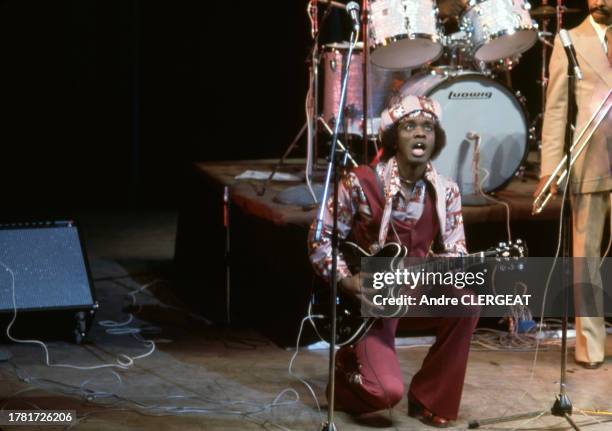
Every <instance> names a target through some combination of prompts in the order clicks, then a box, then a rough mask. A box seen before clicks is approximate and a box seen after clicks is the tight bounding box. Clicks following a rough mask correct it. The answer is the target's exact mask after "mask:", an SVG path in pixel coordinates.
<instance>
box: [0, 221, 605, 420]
mask: <svg viewBox="0 0 612 431" xmlns="http://www.w3.org/2000/svg"><path fill="white" fill-rule="evenodd" d="M81 220H82V225H83V226H84V233H85V239H86V241H85V243H86V245H87V248H88V252H89V255H90V260H91V263H92V270H93V276H94V278H95V279H98V281H97V282H96V290H97V292H98V296H99V300H100V302H101V309H100V313H99V315H98V317H97V319H96V321H97V322H99V321H101V320H103V319H112V320H116V321H118V322H123V321H125V320H127V318H128V314H127V313H126V311H133V312H134V314H135V317H136V321H135V322H134V325H133V326H137V327H146V328H148V333H145V334H143V336H144V337H145V338H150V339H153V340H155V341H156V350H155V352H154V353H153V354H152V355H150V356H148V357H146V358H143V359H140V360H136V363H135V365H134V366H133V367H131V368H130V369H127V370H114V372H113V370H110V369H102V370H93V371H78V370H73V369H62V368H48V367H46V366H44V365H43V358H44V355H43V351H42V349H41V348H40V347H39V346H34V345H7V344H2V345H0V347H2V348H5V349H8V350H10V351H11V352H12V353H13V355H14V356H13V359H12V360H11V362H10V363H9V362H0V398H2V402H1V403H0V404H1V405H2V408H3V409H4V410H9V409H36V408H40V409H70V410H76V411H77V413H78V416H79V420H80V422H79V423H78V424H77V425H75V426H74V427H72V428H71V429H75V430H113V431H115V430H120V431H123V430H125V431H128V430H129V431H132V430H153V429H164V430H261V429H269V430H275V429H291V430H317V429H319V423H320V415H319V413H318V410H317V407H316V405H315V402H314V399H313V397H312V396H311V394H310V393H309V392H308V391H307V390H306V388H305V387H304V386H303V385H302V383H300V382H299V381H298V380H297V379H296V378H294V377H292V376H290V375H289V374H288V365H289V361H290V359H291V357H292V355H293V353H294V351H292V350H286V349H281V348H279V347H277V346H276V345H274V344H273V343H271V342H270V341H268V340H267V339H266V338H265V337H263V336H261V335H259V334H258V333H256V332H254V331H251V330H247V329H244V330H239V329H231V330H223V329H219V328H215V327H213V326H211V325H209V324H207V322H206V321H205V320H204V319H202V318H201V317H198V316H195V315H193V314H190V313H189V312H188V311H187V310H186V308H185V307H184V305H183V304H181V303H180V302H179V301H178V300H176V299H175V298H174V296H173V294H172V291H173V290H172V283H173V281H172V279H173V276H174V274H173V273H172V271H171V260H172V253H173V237H174V230H175V221H176V214H175V213H173V212H169V211H165V212H159V211H142V212H131V213H85V214H83V215H82V217H81ZM117 277H119V278H117ZM155 280H158V282H157V284H155V285H153V286H151V289H150V290H151V291H152V292H153V294H154V295H152V296H151V295H148V294H141V295H140V294H139V295H137V296H136V298H137V302H138V304H139V306H138V307H134V308H130V309H126V308H125V307H126V306H128V305H129V304H130V301H129V300H128V299H126V295H127V293H128V292H130V291H133V290H135V289H138V288H139V287H142V286H143V285H145V284H146V283H149V282H151V281H155ZM608 345H609V349H608V351H609V352H612V337H609V338H608ZM147 350H148V349H147V348H146V347H145V346H143V344H142V343H141V342H140V341H138V340H137V339H135V338H133V337H131V336H130V335H109V334H107V333H105V331H104V328H102V327H101V326H100V325H98V324H96V325H95V326H94V328H93V330H92V331H91V334H90V342H89V343H88V344H86V345H84V346H76V345H73V344H70V343H63V342H53V343H50V356H51V362H52V363H69V364H78V365H87V366H91V365H99V364H103V363H112V362H114V361H115V359H116V358H117V355H119V354H121V353H125V354H128V355H131V356H137V355H140V354H143V353H145V352H146V351H147ZM426 351H427V348H426V347H413V348H408V347H400V348H398V354H399V359H400V364H401V366H402V370H403V371H404V381H405V383H406V384H408V383H409V382H410V379H411V377H412V376H413V375H414V373H415V372H416V371H417V369H418V367H419V365H420V363H421V361H422V359H423V357H424V356H425V354H426ZM570 357H571V356H570ZM533 361H534V353H533V352H499V351H482V350H481V347H480V346H474V349H473V350H472V352H471V354H470V359H469V365H468V372H467V378H466V382H465V388H464V392H463V401H462V406H461V411H460V418H459V421H458V422H457V428H456V429H465V428H466V424H467V421H468V420H470V419H474V418H487V417H491V416H496V415H502V414H516V413H522V412H530V411H535V410H538V409H548V408H550V407H551V405H552V403H553V401H554V396H555V394H556V393H557V392H558V390H559V386H558V381H559V349H558V347H553V348H552V349H551V350H548V351H541V352H540V353H539V355H538V360H537V367H536V368H535V372H534V374H533V378H532V379H530V376H531V368H532V364H533ZM294 373H295V374H296V375H297V376H300V377H301V378H303V379H305V380H307V381H308V382H309V383H310V384H311V385H312V387H313V389H314V391H315V395H316V396H317V398H318V400H319V402H320V403H321V404H322V413H321V414H322V415H323V416H325V415H326V411H325V404H326V401H325V397H324V390H325V385H326V379H327V356H326V351H323V350H319V351H300V353H299V355H298V357H297V359H296V361H295V364H294ZM18 375H19V376H20V377H21V378H19V377H18ZM611 387H612V360H610V358H608V359H607V361H606V364H604V366H603V367H602V368H600V369H599V370H595V371H587V370H583V369H582V368H580V367H577V366H576V365H575V364H574V363H573V361H571V360H570V363H569V367H568V389H567V390H568V395H569V396H570V399H571V400H572V402H573V403H574V405H575V406H576V407H581V408H588V409H606V408H607V409H612V397H610V388H611ZM289 388H291V389H293V390H295V391H296V392H297V394H299V400H296V398H295V393H293V392H285V393H284V395H283V396H281V397H280V398H277V397H278V396H279V394H281V393H282V391H283V390H285V389H289ZM88 397H89V400H88ZM275 399H276V405H274V401H275ZM406 408H407V406H406V400H405V399H404V400H403V401H402V402H401V403H400V404H399V405H398V406H397V407H396V408H395V409H393V410H392V411H391V412H382V413H380V414H378V415H370V416H369V417H366V418H361V419H360V420H357V419H355V418H352V417H350V416H347V415H346V414H343V413H338V416H337V425H338V428H339V430H342V431H344V430H357V429H360V430H362V429H374V428H378V429H389V430H391V429H402V430H422V429H431V428H426V427H424V426H423V425H422V424H421V423H420V422H418V421H416V420H414V419H412V418H409V417H408V416H407V415H406ZM574 419H575V420H576V421H577V422H579V423H587V422H594V419H590V418H588V417H586V416H584V415H582V414H580V413H576V414H575V415H574ZM523 422H524V421H523ZM523 422H521V421H518V422H512V423H509V424H504V425H500V426H497V427H496V428H495V429H502V428H503V429H513V427H518V428H519V429H525V428H530V429H533V428H540V429H541V428H543V427H546V426H553V427H554V426H555V424H556V425H558V427H554V428H547V429H568V427H567V426H566V425H565V423H564V421H563V420H561V419H559V418H546V419H539V420H533V421H530V422H529V423H523ZM0 428H2V429H5V430H6V429H15V430H26V429H34V428H28V427H12V428H11V427H4V426H0ZM40 429H48V430H53V429H66V428H64V427H59V428H58V427H51V426H45V427H41V428H40ZM488 429H492V428H488ZM585 429H588V430H609V429H612V424H610V423H601V424H597V425H593V426H590V427H588V428H585Z"/></svg>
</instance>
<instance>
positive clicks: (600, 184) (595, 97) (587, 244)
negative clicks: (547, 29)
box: [535, 0, 612, 369]
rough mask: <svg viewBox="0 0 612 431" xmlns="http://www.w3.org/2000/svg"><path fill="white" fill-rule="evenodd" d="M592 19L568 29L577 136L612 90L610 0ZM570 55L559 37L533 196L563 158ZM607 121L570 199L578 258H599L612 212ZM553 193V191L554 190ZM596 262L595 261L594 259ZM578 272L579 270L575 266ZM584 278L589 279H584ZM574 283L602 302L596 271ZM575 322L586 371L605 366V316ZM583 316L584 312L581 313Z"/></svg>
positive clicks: (611, 137)
mask: <svg viewBox="0 0 612 431" xmlns="http://www.w3.org/2000/svg"><path fill="white" fill-rule="evenodd" d="M588 6H589V16H588V17H587V18H586V19H585V20H584V21H583V22H582V23H581V24H580V25H579V26H578V27H576V28H574V29H572V30H570V31H569V33H570V37H571V39H572V42H573V44H574V48H575V50H576V54H577V58H578V62H579V63H580V68H581V69H582V73H583V75H584V79H583V80H577V81H576V95H575V96H576V105H577V108H578V112H577V117H576V134H575V135H574V136H577V134H578V133H579V132H580V131H581V130H582V128H583V127H584V126H585V125H586V124H587V123H588V121H589V119H590V117H591V116H592V114H593V113H594V111H595V110H596V108H597V106H598V105H599V104H600V103H601V102H602V100H603V99H604V97H605V95H606V93H607V92H608V90H609V89H610V88H612V27H611V26H612V0H588ZM567 63H568V62H567V57H566V55H565V53H564V51H563V47H562V45H561V42H560V40H559V38H558V37H557V38H556V39H555V46H554V49H553V52H552V56H551V60H550V80H549V86H548V93H547V103H546V110H545V112H544V125H543V130H542V172H541V179H540V184H539V186H538V188H537V190H536V192H535V195H537V194H538V193H539V191H540V190H541V189H542V187H543V186H544V184H545V182H546V181H547V180H548V178H549V177H550V175H551V174H552V172H553V170H554V169H555V167H556V166H557V165H558V164H559V162H560V161H561V159H562V158H563V147H564V141H565V129H566V121H567V105H568V95H567ZM610 123H611V121H610V119H609V118H606V119H604V121H603V122H602V124H601V125H600V127H599V129H598V131H597V133H596V134H595V135H594V136H593V137H592V138H591V141H590V142H589V145H588V147H587V149H586V150H585V151H584V152H583V154H582V155H581V156H580V157H579V158H578V159H577V161H576V163H575V165H574V168H573V169H572V177H571V184H570V186H569V192H570V193H569V195H570V199H571V204H572V219H573V225H572V231H573V235H572V241H573V256H574V257H599V256H600V254H601V245H602V239H603V238H602V237H603V230H604V225H605V223H606V220H607V218H606V214H607V213H608V212H609V211H610V200H611V196H612V195H611V191H612V175H611V171H612V169H611V166H612V134H611V129H612V124H610ZM553 191H554V189H553ZM591 260H593V261H594V259H591ZM575 269H576V268H575ZM585 277H586V278H585ZM574 281H575V284H576V283H584V282H585V281H586V282H588V283H589V284H591V285H594V286H598V287H599V288H596V289H595V292H596V295H597V298H598V299H596V302H597V303H600V302H601V301H602V298H603V296H602V295H601V278H600V276H599V274H598V272H597V271H596V270H595V271H592V272H591V275H587V273H585V272H581V270H575V275H574ZM585 296H586V292H584V291H582V292H581V291H580V289H576V290H575V292H574V303H575V304H576V305H577V308H578V304H582V303H583V302H584V300H585ZM597 314H598V316H595V317H577V318H576V353H575V360H576V362H577V363H578V364H580V365H582V366H583V367H585V368H587V369H594V368H598V367H599V366H601V364H602V363H603V361H604V358H605V342H606V331H605V326H604V318H603V314H600V313H597ZM583 315H584V313H583Z"/></svg>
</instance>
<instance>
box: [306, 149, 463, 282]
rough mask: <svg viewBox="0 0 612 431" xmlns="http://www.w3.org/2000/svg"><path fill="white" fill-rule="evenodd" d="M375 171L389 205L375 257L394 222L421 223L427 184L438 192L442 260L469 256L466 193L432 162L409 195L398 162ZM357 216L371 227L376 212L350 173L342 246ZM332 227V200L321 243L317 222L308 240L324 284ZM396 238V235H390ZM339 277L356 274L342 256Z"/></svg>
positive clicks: (342, 192)
mask: <svg viewBox="0 0 612 431" xmlns="http://www.w3.org/2000/svg"><path fill="white" fill-rule="evenodd" d="M375 171H376V175H378V177H379V178H380V180H381V183H382V184H383V188H384V193H385V201H386V205H385V211H384V213H383V219H382V220H381V226H380V232H379V236H378V238H377V239H376V238H373V240H372V243H371V244H370V247H369V251H370V253H375V252H376V251H377V250H379V249H380V247H381V246H382V245H384V243H385V239H386V238H387V235H388V232H389V226H390V219H391V218H392V219H394V220H401V221H406V220H410V219H412V220H414V221H416V220H418V219H419V218H420V216H421V214H422V212H423V202H424V198H425V196H424V195H425V193H427V191H426V184H425V183H428V184H429V185H430V186H431V189H432V190H433V191H434V192H435V197H434V202H435V203H436V205H435V206H436V214H437V216H438V221H439V225H440V234H441V235H440V239H441V244H440V246H441V249H442V251H441V253H438V256H449V257H450V256H462V255H465V254H467V250H466V246H465V233H464V230H463V216H462V214H461V194H460V192H459V187H458V186H457V184H456V183H454V182H453V181H451V180H449V179H447V178H445V177H442V176H441V175H439V174H438V173H437V172H436V170H435V169H434V167H433V166H432V165H431V163H430V164H428V165H427V169H426V171H425V175H424V178H423V180H420V181H419V182H417V184H416V185H415V187H414V189H413V191H412V193H411V194H410V196H409V195H408V194H407V193H406V191H405V190H404V189H403V188H402V186H401V182H400V175H399V169H398V166H397V162H396V160H395V158H394V157H392V158H391V159H389V161H388V162H386V163H385V162H381V163H379V164H378V165H376V167H375ZM355 217H360V218H361V219H362V220H363V221H364V222H366V223H367V222H369V221H370V220H371V219H372V211H371V209H370V205H369V204H368V201H367V199H366V196H365V193H364V191H363V189H362V188H361V185H360V184H359V179H358V178H357V175H355V173H353V172H349V173H348V174H347V175H345V176H344V177H343V178H342V180H341V182H340V185H339V187H338V237H339V239H340V241H342V240H345V239H346V238H347V237H348V236H349V233H350V231H351V228H352V225H353V220H354V219H355ZM332 224H333V209H332V199H331V198H330V199H329V201H328V202H327V205H326V208H325V212H324V218H323V226H324V228H323V232H322V235H321V240H320V241H318V242H317V241H314V231H315V226H316V220H315V222H313V224H312V225H311V227H310V233H309V236H308V248H309V255H310V261H311V263H312V265H313V267H314V269H315V271H316V272H317V274H319V275H320V276H321V277H323V278H324V279H329V275H330V272H331V255H332V246H331V230H332ZM392 235H393V231H391V236H392ZM337 273H338V280H341V279H343V278H345V277H349V276H350V275H351V273H350V271H349V269H348V266H347V264H346V262H345V260H344V257H343V256H342V254H341V253H338V264H337Z"/></svg>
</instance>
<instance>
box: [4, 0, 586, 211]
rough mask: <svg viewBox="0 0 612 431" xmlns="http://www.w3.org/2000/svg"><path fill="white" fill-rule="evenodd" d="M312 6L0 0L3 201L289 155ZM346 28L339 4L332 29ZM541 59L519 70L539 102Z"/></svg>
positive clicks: (532, 102)
mask: <svg viewBox="0 0 612 431" xmlns="http://www.w3.org/2000/svg"><path fill="white" fill-rule="evenodd" d="M537 4H539V3H534V5H533V6H537ZM585 4H586V1H582V0H570V1H568V2H567V5H568V6H572V7H580V8H582V9H583V10H585V11H586V6H585ZM305 7H306V1H302V0H299V1H296V0H287V1H276V2H267V3H265V2H254V1H250V2H247V1H237V2H228V1H217V2H204V1H197V0H193V1H189V0H174V1H159V0H73V1H67V0H64V1H60V0H46V1H33V0H3V1H0V64H1V68H0V106H1V107H2V108H1V112H0V114H1V118H2V121H1V122H0V142H1V145H2V155H1V156H0V160H1V162H0V163H1V165H0V166H1V167H0V180H1V182H0V184H1V185H2V196H3V199H2V200H1V202H2V203H1V205H2V212H3V213H4V214H7V213H10V212H11V211H13V212H14V211H18V210H20V209H24V208H34V209H45V208H75V207H83V206H95V207H108V206H121V205H140V204H147V205H148V204H151V203H155V204H163V205H174V204H175V196H176V195H177V193H176V191H177V188H179V187H180V178H181V172H182V171H183V169H184V167H185V165H186V164H188V163H190V162H191V161H193V160H219V159H244V158H260V157H275V156H278V155H280V154H281V152H282V151H283V149H284V148H285V147H286V145H288V143H289V142H290V141H291V139H292V138H293V136H294V135H295V133H296V132H297V131H298V130H299V128H300V127H301V125H302V124H303V122H304V113H303V104H304V95H305V91H306V75H307V74H306V66H305V63H304V60H305V58H306V56H307V52H308V43H309V23H308V19H307V17H306V14H305ZM585 15H586V12H585V13H583V14H580V15H572V16H567V17H566V26H569V27H571V26H573V25H576V24H577V23H579V22H580V21H581V19H582V18H584V16H585ZM346 34H348V33H347V32H346V22H345V17H344V16H343V15H342V14H341V13H339V12H338V13H335V14H334V15H332V17H331V19H330V21H329V22H328V27H327V31H326V32H325V34H324V37H323V39H324V40H325V41H333V40H341V39H344V38H345V37H346V36H345V35H346ZM539 59H540V54H539V45H536V47H534V48H532V49H531V50H530V51H529V52H528V53H526V54H525V55H524V56H523V59H522V61H521V63H520V64H519V66H518V67H517V68H516V69H515V70H514V71H513V79H514V82H515V87H516V88H517V89H519V90H521V91H522V92H523V94H525V95H526V96H527V98H528V107H529V111H530V112H531V113H532V114H533V113H537V112H538V110H539V100H538V98H539V93H538V86H537V82H536V80H537V79H538V76H539V62H540V60H539ZM296 154H299V152H298V153H296Z"/></svg>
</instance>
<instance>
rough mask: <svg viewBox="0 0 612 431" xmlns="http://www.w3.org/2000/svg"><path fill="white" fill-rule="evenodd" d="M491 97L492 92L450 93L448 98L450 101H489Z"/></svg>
mask: <svg viewBox="0 0 612 431" xmlns="http://www.w3.org/2000/svg"><path fill="white" fill-rule="evenodd" d="M491 97H493V92H492V91H462V92H455V91H452V90H451V91H450V92H449V93H448V98H449V99H451V100H466V99H490V98H491Z"/></svg>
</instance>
